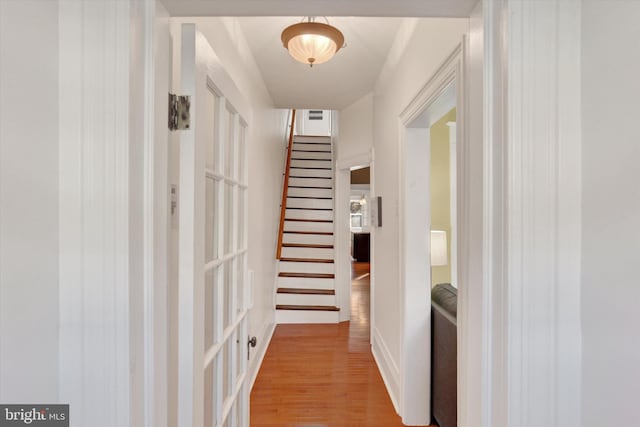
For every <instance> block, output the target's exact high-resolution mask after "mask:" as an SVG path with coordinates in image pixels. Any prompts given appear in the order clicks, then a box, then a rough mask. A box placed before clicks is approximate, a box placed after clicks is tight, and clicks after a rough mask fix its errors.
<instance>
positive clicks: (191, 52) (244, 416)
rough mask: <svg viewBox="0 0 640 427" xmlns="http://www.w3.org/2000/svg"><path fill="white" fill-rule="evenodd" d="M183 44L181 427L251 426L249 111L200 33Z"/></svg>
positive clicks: (188, 29)
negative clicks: (186, 102)
mask: <svg viewBox="0 0 640 427" xmlns="http://www.w3.org/2000/svg"><path fill="white" fill-rule="evenodd" d="M181 38H182V40H181V71H180V75H181V77H180V80H181V94H183V95H188V96H190V97H191V98H190V102H191V120H190V128H189V129H187V130H182V131H180V132H181V134H180V192H179V206H180V209H179V225H180V237H179V251H180V252H179V273H178V274H179V279H178V282H179V309H178V311H179V314H178V317H179V322H178V323H179V332H178V333H179V338H178V341H179V350H178V365H179V367H178V425H179V426H180V427H212V426H221V427H222V426H224V427H227V426H232V427H235V426H241V427H245V426H248V424H249V394H248V392H249V390H248V384H247V351H248V349H247V337H248V333H247V332H248V331H247V286H246V279H247V233H246V228H247V185H246V183H247V171H246V167H245V165H246V161H245V159H246V144H245V137H246V134H247V132H246V129H247V122H246V121H245V120H244V118H243V115H242V114H241V113H240V111H242V110H245V111H246V105H244V100H243V98H242V97H241V95H240V93H239V91H238V90H237V88H236V87H235V85H234V84H233V80H232V79H231V78H230V76H229V75H228V74H227V73H226V72H225V71H224V68H223V67H222V64H220V63H219V61H218V59H217V57H216V55H215V53H214V52H213V50H212V49H211V47H210V46H209V44H208V42H207V41H206V39H205V38H204V37H203V36H202V35H201V34H200V33H198V32H197V30H196V27H195V25H193V24H184V25H183V26H182V31H181ZM245 117H246V116H245Z"/></svg>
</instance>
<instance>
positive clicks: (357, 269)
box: [251, 263, 403, 427]
mask: <svg viewBox="0 0 640 427" xmlns="http://www.w3.org/2000/svg"><path fill="white" fill-rule="evenodd" d="M368 273H369V264H368V263H355V264H353V268H352V272H351V277H352V298H351V321H350V322H343V323H339V324H335V325H329V324H324V325H323V324H320V325H279V326H277V328H276V330H275V333H274V335H273V339H272V341H271V344H270V345H269V348H268V350H267V354H266V355H265V358H264V362H263V365H262V367H261V369H260V373H259V374H258V378H257V380H256V383H255V385H254V387H253V391H252V393H251V425H252V426H254V427H257V426H341V427H347V426H380V427H383V426H384V427H393V426H402V425H403V424H402V422H401V420H400V417H399V416H398V415H397V414H396V413H395V410H394V408H393V405H392V403H391V400H390V398H389V395H388V394H387V391H386V388H385V386H384V383H383V381H382V377H381V376H380V373H379V371H378V368H377V366H376V363H375V361H374V359H373V355H372V354H371V349H370V345H369V274H368Z"/></svg>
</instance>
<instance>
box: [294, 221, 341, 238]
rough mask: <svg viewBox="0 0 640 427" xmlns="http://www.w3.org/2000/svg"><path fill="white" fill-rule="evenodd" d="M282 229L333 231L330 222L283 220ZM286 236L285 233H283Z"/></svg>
mask: <svg viewBox="0 0 640 427" xmlns="http://www.w3.org/2000/svg"><path fill="white" fill-rule="evenodd" d="M284 229H285V230H286V231H328V232H333V223H332V222H298V221H285V222H284ZM285 236H286V234H285Z"/></svg>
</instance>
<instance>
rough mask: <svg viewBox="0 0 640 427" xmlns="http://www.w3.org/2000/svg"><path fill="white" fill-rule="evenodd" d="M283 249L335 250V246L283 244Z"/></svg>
mask: <svg viewBox="0 0 640 427" xmlns="http://www.w3.org/2000/svg"><path fill="white" fill-rule="evenodd" d="M282 247H283V248H311V249H333V245H316V244H313V243H283V244H282Z"/></svg>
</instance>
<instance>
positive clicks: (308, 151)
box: [291, 148, 331, 153]
mask: <svg viewBox="0 0 640 427" xmlns="http://www.w3.org/2000/svg"><path fill="white" fill-rule="evenodd" d="M291 151H295V152H298V153H331V150H296V149H295V148H294V149H293V150H291Z"/></svg>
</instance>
